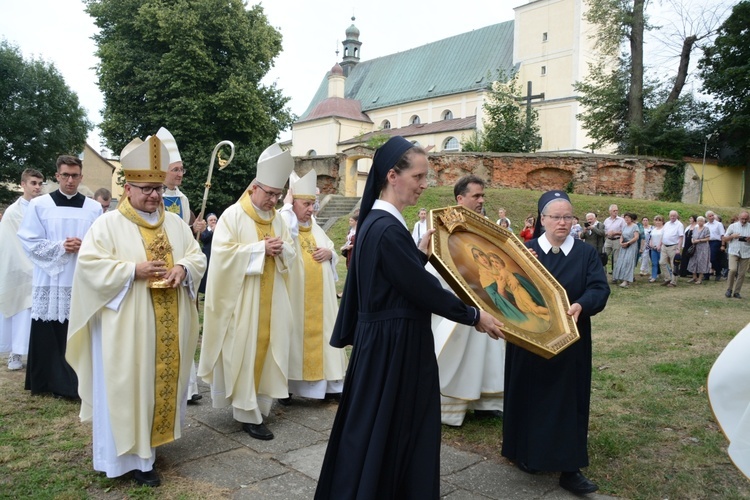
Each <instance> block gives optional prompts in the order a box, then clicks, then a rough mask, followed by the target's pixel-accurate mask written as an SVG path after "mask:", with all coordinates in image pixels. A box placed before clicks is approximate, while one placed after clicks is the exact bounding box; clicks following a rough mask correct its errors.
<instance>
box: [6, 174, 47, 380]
mask: <svg viewBox="0 0 750 500" xmlns="http://www.w3.org/2000/svg"><path fill="white" fill-rule="evenodd" d="M43 183H44V176H43V175H42V173H41V172H39V171H38V170H33V169H30V168H27V169H26V170H24V171H23V173H22V174H21V189H22V190H23V195H22V196H21V197H20V198H18V199H17V200H16V201H15V202H14V203H13V204H12V205H11V206H9V207H8V208H7V209H6V210H5V214H3V219H2V221H0V315H2V316H0V352H9V353H10V355H9V356H8V370H20V369H21V368H23V362H22V356H26V354H27V353H28V352H29V330H30V329H31V283H32V278H33V275H34V265H33V264H32V263H31V261H30V260H29V258H28V256H27V255H26V253H25V252H24V251H23V247H22V246H21V240H19V239H18V236H17V234H18V228H19V227H20V225H21V221H22V220H23V214H24V213H25V212H26V208H27V207H28V206H29V201H31V200H32V199H34V198H36V197H37V196H39V195H41V194H42V184H43Z"/></svg>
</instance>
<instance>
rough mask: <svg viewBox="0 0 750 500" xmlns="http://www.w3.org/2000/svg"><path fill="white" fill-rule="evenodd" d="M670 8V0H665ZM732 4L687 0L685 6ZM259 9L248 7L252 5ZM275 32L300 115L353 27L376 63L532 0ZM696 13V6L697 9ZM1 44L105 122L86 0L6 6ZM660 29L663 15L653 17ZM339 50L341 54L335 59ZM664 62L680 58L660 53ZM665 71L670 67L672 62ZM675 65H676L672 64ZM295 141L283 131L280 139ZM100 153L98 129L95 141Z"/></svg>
mask: <svg viewBox="0 0 750 500" xmlns="http://www.w3.org/2000/svg"><path fill="white" fill-rule="evenodd" d="M665 1H667V2H668V1H671V0H665ZM726 1H727V0H681V3H682V4H683V5H688V6H690V5H691V3H694V5H698V4H706V3H709V4H710V3H715V2H722V3H726ZM255 3H258V2H255V1H253V0H249V1H248V4H250V5H253V4H255ZM260 3H261V5H262V6H263V9H264V11H265V13H266V16H267V17H268V21H269V23H270V24H271V26H273V27H275V28H277V29H278V30H279V31H280V32H281V34H282V36H283V42H282V45H283V50H282V52H281V54H280V55H279V56H278V57H277V58H276V60H275V61H274V67H273V69H272V70H271V71H270V72H269V74H268V75H267V76H266V78H265V79H264V83H266V84H270V83H272V82H276V84H277V86H278V87H279V88H280V89H281V90H282V92H283V93H284V95H286V96H287V97H290V98H291V100H290V102H289V107H290V109H291V111H292V112H293V113H295V114H297V115H301V114H302V113H303V112H304V111H305V110H306V109H307V105H308V104H309V102H310V100H311V99H312V97H313V95H314V94H315V91H316V90H317V88H318V86H319V85H320V82H321V81H322V79H323V77H324V76H325V73H326V71H328V70H329V69H330V68H331V67H332V66H333V65H334V63H336V62H338V61H340V60H341V57H342V53H341V47H342V46H341V42H342V41H343V39H344V38H345V34H344V32H345V31H346V29H347V28H348V27H349V26H350V25H351V24H352V20H351V18H352V16H355V17H356V20H355V21H354V24H355V25H356V26H357V28H358V29H359V30H360V37H359V40H360V41H361V42H362V47H361V59H362V60H369V59H374V58H376V57H380V56H384V55H387V54H392V53H394V52H399V51H402V50H406V49H410V48H414V47H418V46H421V45H424V44H426V43H430V42H433V41H436V40H440V39H443V38H446V37H449V36H452V35H457V34H459V33H465V32H467V31H471V30H473V29H477V28H482V27H484V26H489V25H491V24H495V23H499V22H503V21H509V20H512V19H513V17H514V13H513V8H514V7H518V6H520V5H523V4H525V3H527V0H462V1H461V2H459V3H456V2H454V1H451V2H448V1H445V0H431V1H427V0H411V1H404V0H378V1H372V0H348V1H342V0H266V1H265V2H260ZM691 9H692V12H693V14H697V13H698V10H697V7H693V8H691ZM0 13H2V14H1V15H0V38H4V39H6V40H8V41H9V42H10V43H12V44H13V45H16V46H17V47H18V48H19V49H20V50H21V52H22V54H23V56H24V58H26V59H30V58H37V59H43V60H45V61H47V62H51V63H54V65H55V66H56V67H57V69H58V70H59V71H60V73H61V74H62V75H63V77H64V78H65V81H66V83H67V84H68V86H69V87H70V88H71V89H72V90H73V91H74V92H76V93H77V94H78V98H79V100H80V103H81V105H82V106H83V108H85V109H86V110H87V112H88V117H89V119H90V120H91V122H92V123H94V124H98V123H99V122H100V121H101V110H102V108H103V107H104V99H103V97H102V94H101V93H100V92H99V88H98V86H97V85H96V72H95V70H94V67H95V66H96V64H97V62H98V59H97V58H96V57H95V55H94V52H95V51H96V46H95V44H94V42H93V40H91V36H92V35H93V34H94V33H96V26H94V23H93V20H92V18H91V17H89V15H88V14H86V12H85V11H84V4H83V2H82V1H81V0H0ZM654 15H655V19H656V21H657V22H659V23H660V24H665V23H666V21H665V18H664V16H661V15H660V14H659V13H658V12H656V13H654ZM336 50H339V55H338V56H337V55H336ZM659 54H661V57H663V58H665V59H669V58H674V55H670V54H669V53H668V52H667V53H665V52H664V51H661V52H659ZM665 64H668V63H667V62H666V61H665ZM673 65H674V66H676V64H673ZM289 138H291V133H290V132H288V131H287V132H284V133H282V135H281V139H282V140H285V139H289ZM88 141H89V144H91V146H92V147H94V149H97V150H99V149H100V146H99V145H100V142H101V141H100V137H99V131H98V129H96V128H95V129H94V130H93V131H92V132H91V134H90V135H89V138H88Z"/></svg>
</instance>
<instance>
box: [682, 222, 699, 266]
mask: <svg viewBox="0 0 750 500" xmlns="http://www.w3.org/2000/svg"><path fill="white" fill-rule="evenodd" d="M696 219H697V216H696V215H691V216H690V217H688V224H687V226H685V237H684V238H682V250H681V252H680V255H681V256H682V260H681V261H680V276H681V277H683V278H684V277H685V276H687V275H688V272H689V271H688V264H689V263H690V259H691V258H692V255H693V254H692V253H691V251H690V247H691V246H693V232H694V231H695V228H696V226H697V224H696Z"/></svg>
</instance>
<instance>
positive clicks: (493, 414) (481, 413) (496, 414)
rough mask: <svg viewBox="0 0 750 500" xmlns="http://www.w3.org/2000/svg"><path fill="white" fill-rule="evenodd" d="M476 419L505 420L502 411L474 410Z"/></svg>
mask: <svg viewBox="0 0 750 500" xmlns="http://www.w3.org/2000/svg"><path fill="white" fill-rule="evenodd" d="M474 418H503V412H502V411H500V410H474Z"/></svg>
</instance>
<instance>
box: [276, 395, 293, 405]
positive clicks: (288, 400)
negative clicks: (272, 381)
mask: <svg viewBox="0 0 750 500" xmlns="http://www.w3.org/2000/svg"><path fill="white" fill-rule="evenodd" d="M277 401H278V402H279V404H280V405H282V406H290V405H291V404H292V395H291V394H290V395H289V397H286V398H279V399H278V400H277Z"/></svg>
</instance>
